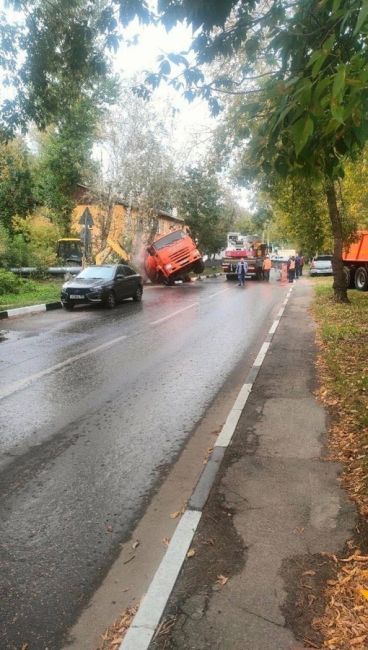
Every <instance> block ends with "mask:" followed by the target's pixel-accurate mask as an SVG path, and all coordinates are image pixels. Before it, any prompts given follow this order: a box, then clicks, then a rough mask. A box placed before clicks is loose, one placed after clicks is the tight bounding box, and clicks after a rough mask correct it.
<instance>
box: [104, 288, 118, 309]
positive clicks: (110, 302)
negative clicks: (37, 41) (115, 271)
mask: <svg viewBox="0 0 368 650" xmlns="http://www.w3.org/2000/svg"><path fill="white" fill-rule="evenodd" d="M105 305H106V307H108V308H109V309H114V307H115V305H116V298H115V294H114V292H113V291H109V293H108V294H107V297H106V301H105Z"/></svg>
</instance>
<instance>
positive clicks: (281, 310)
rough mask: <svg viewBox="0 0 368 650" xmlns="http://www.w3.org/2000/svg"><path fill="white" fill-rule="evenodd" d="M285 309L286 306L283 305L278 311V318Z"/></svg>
mask: <svg viewBox="0 0 368 650" xmlns="http://www.w3.org/2000/svg"><path fill="white" fill-rule="evenodd" d="M284 311H285V308H284V307H281V309H280V310H279V311H278V314H277V318H281V316H282V315H283V313H284Z"/></svg>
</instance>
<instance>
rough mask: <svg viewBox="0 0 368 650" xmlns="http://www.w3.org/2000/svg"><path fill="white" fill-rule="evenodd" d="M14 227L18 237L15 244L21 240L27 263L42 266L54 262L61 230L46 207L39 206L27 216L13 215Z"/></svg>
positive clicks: (50, 264)
mask: <svg viewBox="0 0 368 650" xmlns="http://www.w3.org/2000/svg"><path fill="white" fill-rule="evenodd" d="M14 229H15V232H16V233H18V235H16V237H18V238H19V239H18V241H17V240H15V244H17V245H18V246H19V244H20V241H22V242H23V247H24V253H25V257H26V260H27V265H29V266H35V267H37V268H43V267H48V266H52V265H53V264H55V263H56V259H57V255H56V243H57V240H58V239H59V237H60V236H61V232H60V230H59V229H58V227H57V226H55V223H53V221H52V219H51V218H50V213H49V211H48V210H47V209H45V208H39V209H38V210H36V211H35V212H34V213H33V214H32V215H28V216H27V217H15V218H14ZM13 245H14V240H13ZM20 250H22V246H20ZM23 263H24V262H23Z"/></svg>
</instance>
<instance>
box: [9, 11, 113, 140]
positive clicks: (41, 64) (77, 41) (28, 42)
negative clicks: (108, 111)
mask: <svg viewBox="0 0 368 650" xmlns="http://www.w3.org/2000/svg"><path fill="white" fill-rule="evenodd" d="M7 4H8V5H9V7H10V8H11V9H13V10H14V11H15V12H19V13H18V14H17V13H15V18H13V15H14V14H13V13H11V12H10V11H8V12H7V13H4V12H3V13H2V14H0V67H1V68H2V70H3V77H4V81H5V84H6V85H8V86H10V87H11V88H12V91H13V92H12V93H9V96H8V98H6V97H5V98H4V99H3V101H2V103H1V104H0V136H2V137H3V138H9V137H12V136H13V135H14V133H15V132H16V131H17V130H19V129H23V130H24V129H27V128H28V125H29V123H34V124H36V125H37V127H38V128H41V129H44V128H45V127H46V126H47V125H48V124H50V123H58V122H59V120H60V119H62V118H65V116H66V115H67V113H68V111H69V109H70V106H73V105H74V104H75V102H76V101H77V100H79V98H80V97H83V98H88V99H90V100H92V101H93V102H94V103H95V105H96V106H101V105H102V104H103V102H104V101H105V100H106V99H109V98H110V96H111V92H113V90H114V80H113V78H112V77H111V76H110V72H109V64H108V60H107V58H106V52H107V51H108V50H109V49H116V47H117V45H118V37H117V20H116V18H115V15H114V9H115V7H114V4H115V3H114V2H112V3H110V2H108V1H107V0H106V1H104V0H98V1H95V0H53V1H52V2H49V1H44V0H28V1H27V2H25V1H23V0H9V1H8V3H7Z"/></svg>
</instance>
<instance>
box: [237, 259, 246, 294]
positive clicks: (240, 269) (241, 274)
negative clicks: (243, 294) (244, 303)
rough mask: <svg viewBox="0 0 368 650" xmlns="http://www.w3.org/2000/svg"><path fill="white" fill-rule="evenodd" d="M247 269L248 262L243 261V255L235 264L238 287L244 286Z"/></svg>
mask: <svg viewBox="0 0 368 650" xmlns="http://www.w3.org/2000/svg"><path fill="white" fill-rule="evenodd" d="M247 271H248V264H247V262H246V261H245V259H244V257H242V258H241V260H240V261H239V262H238V264H237V266H236V274H237V276H238V287H244V284H245V276H246V273H247Z"/></svg>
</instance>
